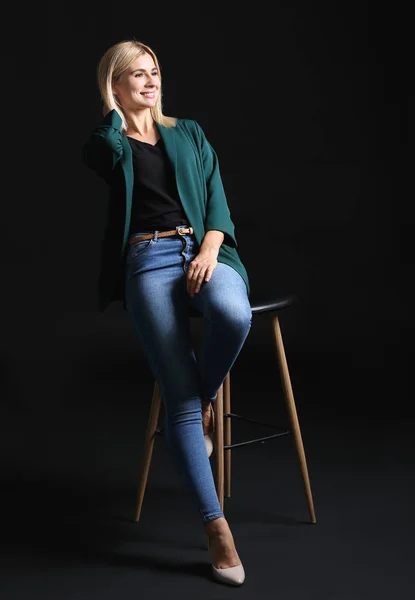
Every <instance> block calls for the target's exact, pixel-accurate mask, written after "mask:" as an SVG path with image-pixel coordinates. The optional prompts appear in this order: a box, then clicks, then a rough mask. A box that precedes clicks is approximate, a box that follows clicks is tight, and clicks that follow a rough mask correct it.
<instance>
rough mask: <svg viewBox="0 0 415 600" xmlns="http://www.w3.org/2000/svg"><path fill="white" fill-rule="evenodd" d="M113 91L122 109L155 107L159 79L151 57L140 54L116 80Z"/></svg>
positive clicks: (158, 92) (158, 91) (158, 90)
mask: <svg viewBox="0 0 415 600" xmlns="http://www.w3.org/2000/svg"><path fill="white" fill-rule="evenodd" d="M113 89H114V92H115V93H116V94H117V96H118V100H119V102H120V104H121V106H122V107H123V108H124V109H130V110H136V109H137V108H151V107H153V106H155V104H156V102H157V99H158V97H159V94H160V77H159V73H158V71H157V68H156V66H155V64H154V61H153V59H152V58H151V56H150V55H149V54H147V53H143V54H140V56H139V57H138V58H137V59H136V60H135V61H134V62H132V63H131V65H130V66H129V67H128V69H127V70H126V71H124V73H123V74H122V75H121V76H120V77H119V78H118V80H117V81H116V83H115V84H114V85H113Z"/></svg>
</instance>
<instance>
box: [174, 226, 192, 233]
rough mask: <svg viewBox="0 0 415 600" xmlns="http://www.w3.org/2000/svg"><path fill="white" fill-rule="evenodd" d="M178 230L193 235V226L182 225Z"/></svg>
mask: <svg viewBox="0 0 415 600" xmlns="http://www.w3.org/2000/svg"><path fill="white" fill-rule="evenodd" d="M177 232H178V233H180V234H181V235H185V232H188V234H189V235H192V233H193V227H182V228H180V229H178V230H177Z"/></svg>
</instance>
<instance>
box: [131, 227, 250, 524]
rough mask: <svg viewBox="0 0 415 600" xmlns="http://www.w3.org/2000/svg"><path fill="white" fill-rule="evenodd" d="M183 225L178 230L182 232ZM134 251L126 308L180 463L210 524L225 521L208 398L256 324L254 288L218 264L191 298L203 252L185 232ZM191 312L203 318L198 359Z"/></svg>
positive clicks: (140, 245)
mask: <svg viewBox="0 0 415 600" xmlns="http://www.w3.org/2000/svg"><path fill="white" fill-rule="evenodd" d="M181 227H183V225H178V226H177V229H179V228H181ZM146 233H155V238H153V239H151V240H144V241H141V242H136V243H135V244H131V245H129V248H128V254H127V258H126V278H125V285H126V288H125V290H126V308H127V313H128V315H129V318H130V320H131V323H132V326H133V330H134V332H135V335H136V338H137V341H138V343H139V345H140V348H141V349H142V351H143V353H144V355H145V356H146V358H147V360H148V363H149V366H150V368H151V370H152V373H153V375H154V377H155V378H156V379H157V381H158V383H159V385H160V390H161V394H162V399H163V404H164V409H165V411H164V412H165V422H164V426H165V436H166V441H167V443H168V445H169V447H170V451H171V455H172V458H173V461H174V463H175V465H176V468H177V469H178V471H179V473H180V474H181V476H182V477H183V480H184V483H185V484H186V486H187V489H188V490H189V491H190V493H191V495H192V497H193V499H194V501H195V502H196V505H197V507H198V510H199V513H200V515H201V517H202V520H203V522H204V523H206V522H208V521H210V520H212V519H216V518H218V517H222V516H223V512H222V511H221V509H220V505H219V501H218V497H217V493H216V489H215V484H214V479H213V474H212V469H211V465H210V461H209V458H208V456H207V452H206V448H205V442H204V437H203V428H202V411H201V399H204V400H208V399H209V400H211V401H212V402H213V401H214V399H215V398H216V395H217V391H218V388H219V387H220V385H221V383H222V382H223V380H224V379H225V377H226V374H227V373H228V371H229V370H230V369H231V367H232V365H233V363H234V362H235V360H236V358H237V356H238V354H239V352H240V350H241V349H242V346H243V344H244V342H245V339H246V337H247V335H248V333H249V330H250V327H251V320H252V312H251V306H250V303H249V299H248V294H247V288H246V285H245V282H244V280H243V279H242V277H241V276H240V275H239V273H237V272H236V271H235V269H233V268H232V267H230V266H228V265H226V264H223V263H218V264H217V266H216V268H215V269H214V271H213V273H212V275H211V278H210V280H209V281H208V282H204V283H203V284H202V286H201V289H200V291H199V292H198V293H197V294H196V295H195V296H194V297H193V298H192V297H191V296H190V295H189V294H188V292H187V290H186V274H187V270H188V268H189V264H190V263H191V261H192V260H193V259H194V258H195V256H196V255H197V254H198V252H199V245H198V243H197V241H196V239H195V237H194V235H183V234H178V235H175V236H171V237H165V238H159V237H158V232H148V231H147V232H146V231H143V232H137V233H136V234H134V235H144V234H146ZM188 306H192V307H194V308H196V309H198V310H199V311H201V313H202V314H203V319H204V322H203V335H202V340H201V343H200V347H199V349H198V353H197V357H196V354H195V351H194V348H193V347H192V339H191V330H190V320H189V315H188Z"/></svg>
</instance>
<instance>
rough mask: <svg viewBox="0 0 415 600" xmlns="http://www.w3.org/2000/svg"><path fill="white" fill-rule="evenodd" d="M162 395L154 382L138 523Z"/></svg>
mask: <svg viewBox="0 0 415 600" xmlns="http://www.w3.org/2000/svg"><path fill="white" fill-rule="evenodd" d="M160 404H161V393H160V388H159V385H158V383H157V381H155V382H154V388H153V398H152V400H151V408H150V416H149V418H148V424H147V431H146V438H145V442H144V453H143V457H142V462H141V467H140V475H139V482H138V492H137V507H136V513H135V521H138V520H139V518H140V514H141V507H142V505H143V499H144V492H145V489H146V485H147V478H148V472H149V470H150V463H151V457H152V455H153V447H154V439H155V436H156V429H157V425H158V420H159V415H160Z"/></svg>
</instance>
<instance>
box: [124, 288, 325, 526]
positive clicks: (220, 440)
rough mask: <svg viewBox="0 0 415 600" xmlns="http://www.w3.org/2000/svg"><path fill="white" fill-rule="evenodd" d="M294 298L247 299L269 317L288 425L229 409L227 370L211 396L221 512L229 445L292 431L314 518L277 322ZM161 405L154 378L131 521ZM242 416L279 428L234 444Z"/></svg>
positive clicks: (140, 496)
mask: <svg viewBox="0 0 415 600" xmlns="http://www.w3.org/2000/svg"><path fill="white" fill-rule="evenodd" d="M295 301H296V297H295V296H292V295H289V296H283V297H278V298H272V299H267V300H263V301H255V302H253V301H251V308H252V317H254V316H255V315H260V314H266V315H269V316H270V317H271V322H272V330H273V337H274V342H275V350H276V357H277V363H278V366H279V371H280V376H281V382H282V386H283V392H284V398H285V402H286V407H287V412H288V416H289V421H290V425H291V428H290V429H281V428H279V427H274V426H270V425H269V424H267V423H261V422H260V421H256V420H254V419H250V418H247V417H244V416H241V415H238V414H236V413H233V412H231V391H230V390H231V388H230V371H229V373H228V374H227V376H226V378H225V380H224V382H223V384H222V385H221V386H220V388H219V390H218V395H217V398H216V400H215V433H214V448H215V449H214V455H215V469H214V477H215V485H216V491H217V494H218V498H219V502H220V506H221V509H222V511H223V512H224V499H225V497H227V498H229V497H230V495H231V451H232V448H235V447H238V446H244V445H246V444H252V443H256V442H263V441H265V440H268V439H271V438H276V437H280V436H284V435H287V434H293V437H294V444H295V449H296V453H297V458H298V460H299V464H300V469H301V474H302V479H303V484H304V490H305V495H306V500H307V504H308V511H309V514H310V520H311V523H315V522H316V517H315V511H314V503H313V496H312V493H311V485H310V478H309V474H308V468H307V461H306V456H305V452H304V445H303V440H302V436H301V430H300V424H299V421H298V416H297V409H296V405H295V401H294V394H293V390H292V385H291V379H290V374H289V371H288V365H287V359H286V355H285V350H284V344H283V340H282V334H281V328H280V323H279V318H278V314H279V313H280V311H281V310H283V309H285V308H287V307H288V306H291V305H292V304H293V302H295ZM189 315H190V317H194V318H201V317H202V314H201V313H199V312H198V311H195V310H193V309H189ZM160 406H161V394H160V388H159V385H158V383H157V381H155V382H154V387H153V397H152V401H151V407H150V415H149V418H148V424H147V430H146V435H145V441H144V452H143V456H142V462H141V466H140V472H139V481H138V493H137V504H136V513H135V519H134V520H135V521H138V520H139V519H140V515H141V509H142V505H143V500H144V493H145V489H146V486H147V479H148V473H149V470H150V464H151V457H152V454H153V448H154V441H155V437H156V435H163V428H162V427H159V425H158V422H159V416H160ZM232 419H237V420H243V421H248V422H250V423H254V424H256V425H265V426H267V427H272V428H273V429H275V430H279V431H278V432H277V433H274V434H272V435H267V436H265V437H260V438H256V439H249V440H245V441H243V442H239V443H237V444H232V443H231V420H232Z"/></svg>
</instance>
